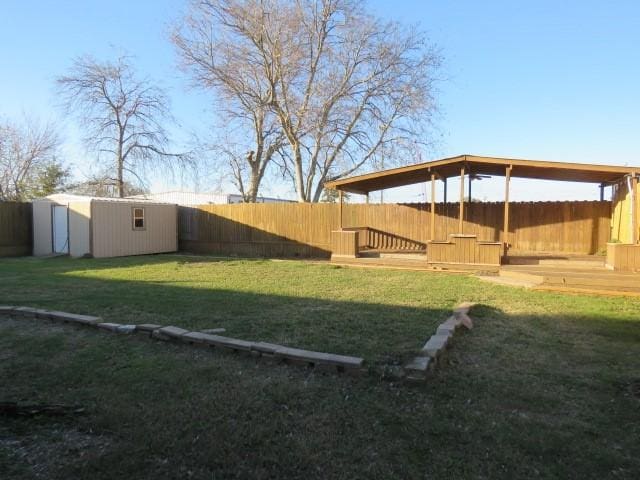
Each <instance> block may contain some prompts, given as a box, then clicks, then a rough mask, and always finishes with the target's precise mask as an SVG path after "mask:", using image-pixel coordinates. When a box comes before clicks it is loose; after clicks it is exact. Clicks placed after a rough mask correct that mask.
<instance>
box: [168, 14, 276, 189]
mask: <svg viewBox="0 0 640 480" xmlns="http://www.w3.org/2000/svg"><path fill="white" fill-rule="evenodd" d="M219 13H220V12H219V11H218V10H216V8H214V6H213V5H210V4H209V3H207V2H193V3H192V8H191V12H190V14H189V15H187V16H186V17H185V18H184V19H183V21H182V22H181V23H180V24H178V25H177V26H176V27H175V29H174V31H173V35H172V41H173V43H174V45H175V46H176V49H177V51H178V54H179V56H180V60H181V65H182V67H183V69H184V70H185V71H187V72H188V73H189V75H190V76H191V79H192V83H193V84H194V86H196V87H197V88H201V89H204V90H211V91H212V92H213V93H214V95H213V99H214V102H215V104H216V107H217V111H218V113H219V114H220V116H221V120H222V122H223V123H224V125H223V126H222V127H221V128H220V130H221V131H222V132H223V134H222V135H214V138H213V142H211V143H212V144H211V145H210V147H209V150H211V151H212V153H213V155H214V158H215V159H216V162H215V163H216V166H217V167H222V168H224V169H225V170H227V171H229V172H230V173H231V177H232V181H233V183H234V184H235V185H236V187H237V188H238V190H239V191H240V193H241V195H242V196H243V198H244V201H245V202H255V201H256V198H257V196H258V191H259V189H260V183H261V182H262V180H263V178H264V176H265V173H266V172H267V167H269V166H270V165H271V162H272V160H273V158H274V156H275V155H277V154H278V152H279V151H280V150H281V149H282V146H283V145H284V142H285V138H284V135H283V133H282V131H281V129H280V128H279V123H278V119H277V117H276V115H275V113H274V112H273V110H272V109H271V101H272V97H271V85H270V84H269V82H268V79H267V78H266V77H265V75H264V74H263V71H262V70H263V68H264V62H263V60H262V59H261V58H259V57H257V56H256V55H255V53H256V52H255V48H254V47H253V46H252V45H250V44H247V42H242V43H234V42H233V39H230V38H229V37H228V35H227V32H225V31H224V29H218V28H212V27H213V26H214V25H217V24H220V23H222V22H223V21H224V20H223V18H222V17H221V16H219Z"/></svg>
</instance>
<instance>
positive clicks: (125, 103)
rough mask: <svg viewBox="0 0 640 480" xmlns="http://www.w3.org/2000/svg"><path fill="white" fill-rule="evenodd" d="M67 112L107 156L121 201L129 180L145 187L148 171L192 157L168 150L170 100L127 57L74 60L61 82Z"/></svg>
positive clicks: (181, 163)
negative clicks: (144, 175)
mask: <svg viewBox="0 0 640 480" xmlns="http://www.w3.org/2000/svg"><path fill="white" fill-rule="evenodd" d="M56 83H57V85H58V87H59V90H60V93H61V95H62V98H63V101H64V106H65V108H66V110H67V111H68V112H73V113H76V114H77V116H78V117H79V119H80V121H81V122H82V126H83V128H86V130H85V132H84V137H85V142H86V144H87V146H88V147H89V148H90V149H91V150H94V151H95V152H97V153H98V159H99V161H100V160H102V159H103V158H104V157H103V156H104V155H107V157H108V160H107V161H108V163H109V165H110V166H109V168H108V170H109V171H110V172H111V174H110V175H111V180H112V181H113V182H114V183H115V185H116V189H117V193H118V196H120V197H123V196H124V195H125V188H124V187H125V181H126V180H125V176H129V177H133V178H134V179H136V180H138V181H140V182H141V183H143V182H142V178H141V177H142V175H143V172H144V170H145V169H146V168H147V167H152V168H153V167H168V168H170V169H173V168H174V167H176V166H177V167H184V166H185V165H186V164H187V163H188V162H189V161H190V156H189V154H186V153H171V152H169V151H167V146H168V145H169V143H170V142H169V136H168V133H167V130H166V129H165V127H164V122H166V121H168V120H171V115H170V113H169V110H168V98H167V97H166V95H165V94H164V92H163V91H162V90H161V89H160V88H158V87H157V86H154V85H152V84H151V83H150V81H149V80H148V79H142V80H141V79H138V78H137V77H136V75H135V72H134V69H133V67H132V66H131V64H130V63H129V59H128V58H127V57H120V58H119V59H118V60H117V61H115V62H99V61H97V60H95V59H94V58H93V57H90V56H82V57H78V58H77V59H75V61H74V62H73V66H72V68H71V69H70V71H69V73H68V74H67V75H63V76H61V77H59V78H58V79H57V81H56Z"/></svg>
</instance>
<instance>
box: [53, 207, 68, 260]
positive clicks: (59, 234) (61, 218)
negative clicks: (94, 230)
mask: <svg viewBox="0 0 640 480" xmlns="http://www.w3.org/2000/svg"><path fill="white" fill-rule="evenodd" d="M67 210H68V208H67V207H66V206H65V205H53V222H52V225H53V253H69V224H68V220H69V216H68V213H67Z"/></svg>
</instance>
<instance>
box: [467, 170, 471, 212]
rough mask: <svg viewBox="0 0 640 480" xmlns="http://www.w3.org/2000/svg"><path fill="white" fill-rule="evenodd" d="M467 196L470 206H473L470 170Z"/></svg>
mask: <svg viewBox="0 0 640 480" xmlns="http://www.w3.org/2000/svg"><path fill="white" fill-rule="evenodd" d="M467 198H468V199H469V206H471V171H469V194H468V195H467Z"/></svg>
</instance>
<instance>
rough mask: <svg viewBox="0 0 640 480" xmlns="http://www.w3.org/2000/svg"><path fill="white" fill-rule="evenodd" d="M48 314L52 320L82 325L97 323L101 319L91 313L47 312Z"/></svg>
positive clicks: (100, 321)
mask: <svg viewBox="0 0 640 480" xmlns="http://www.w3.org/2000/svg"><path fill="white" fill-rule="evenodd" d="M49 316H50V318H51V319H52V320H57V321H61V322H70V323H79V324H82V325H97V324H98V323H102V319H101V318H100V317H94V316H91V315H78V314H75V313H67V312H49Z"/></svg>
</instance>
